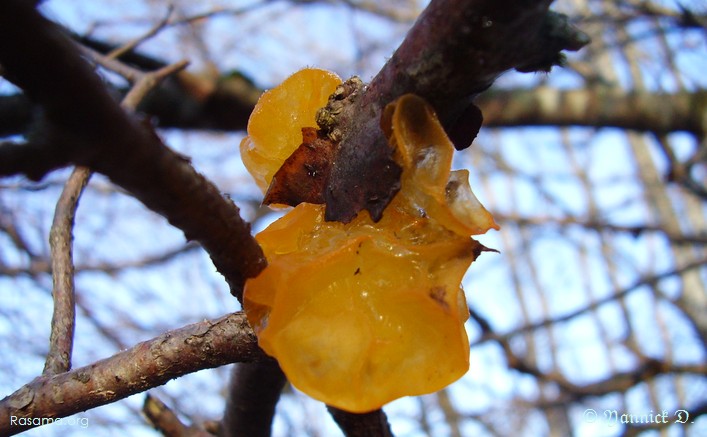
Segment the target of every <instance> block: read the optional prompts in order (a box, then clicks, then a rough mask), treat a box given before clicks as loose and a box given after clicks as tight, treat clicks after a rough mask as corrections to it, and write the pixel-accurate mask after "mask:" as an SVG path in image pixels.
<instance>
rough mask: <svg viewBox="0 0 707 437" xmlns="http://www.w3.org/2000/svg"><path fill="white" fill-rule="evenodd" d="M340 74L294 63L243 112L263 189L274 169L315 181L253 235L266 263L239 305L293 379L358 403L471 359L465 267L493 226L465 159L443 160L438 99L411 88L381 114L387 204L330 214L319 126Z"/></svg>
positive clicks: (426, 382) (463, 366)
mask: <svg viewBox="0 0 707 437" xmlns="http://www.w3.org/2000/svg"><path fill="white" fill-rule="evenodd" d="M340 83H341V80H340V79H339V78H338V77H337V76H336V75H334V74H332V73H330V72H326V71H323V70H317V69H305V70H301V71H300V72H298V73H295V74H294V75H293V76H291V77H290V78H288V79H286V80H285V81H284V82H283V83H282V84H281V85H279V86H278V87H276V88H274V89H272V90H270V91H268V92H266V93H265V94H264V95H263V96H262V97H261V99H260V101H259V102H258V105H257V106H256V108H255V110H254V112H253V114H252V115H251V118H250V121H249V124H248V135H249V136H248V137H246V138H245V139H244V140H243V142H242V143H241V154H242V159H243V162H244V164H245V166H246V168H247V169H248V171H249V172H250V173H251V174H252V175H253V177H254V179H255V180H256V182H257V184H258V186H259V187H260V188H261V189H262V190H263V192H264V193H267V195H266V197H268V196H270V200H271V202H270V203H276V204H277V203H287V202H282V201H281V200H282V199H285V200H287V199H288V196H289V197H291V196H290V194H288V193H287V192H285V193H284V194H283V193H281V192H278V193H274V194H273V180H274V179H280V178H287V183H286V184H284V185H286V186H291V185H292V184H301V185H303V186H304V188H302V187H298V188H297V190H296V191H297V192H302V191H304V192H308V193H309V194H307V195H304V196H299V198H298V199H296V200H295V201H294V202H293V203H296V206H295V207H294V209H292V210H291V211H289V212H287V214H285V215H284V216H283V217H282V218H280V219H279V220H277V221H275V222H274V223H272V224H271V225H270V226H269V227H267V228H266V229H265V230H263V231H262V232H260V233H259V234H258V235H257V236H256V239H257V240H258V243H259V244H260V245H261V246H262V248H263V251H264V252H265V255H266V257H267V260H268V267H267V268H266V269H265V270H263V271H262V272H261V273H260V275H259V276H257V277H256V278H252V279H250V280H248V281H247V283H246V285H245V291H244V302H243V305H244V309H245V311H246V314H247V316H248V320H249V322H250V324H251V325H252V326H253V328H254V330H255V332H256V333H257V335H258V341H259V344H260V347H261V348H262V349H263V350H264V351H265V352H266V353H268V354H269V355H271V356H273V357H275V358H276V359H277V360H278V362H279V363H280V366H281V368H282V370H283V371H284V373H285V374H286V375H287V377H288V379H289V380H290V381H291V383H292V384H293V385H294V386H295V387H297V388H298V389H300V390H302V391H303V392H305V393H306V394H308V395H310V396H312V397H314V398H316V399H319V400H321V401H323V402H325V403H327V404H329V405H332V406H335V407H338V408H341V409H344V410H347V411H350V412H366V411H371V410H375V409H377V408H380V407H381V406H382V405H384V404H386V403H387V402H390V401H392V400H394V399H397V398H400V397H403V396H410V395H420V394H425V393H431V392H434V391H437V390H440V389H442V388H444V387H445V386H447V385H449V384H450V383H452V382H454V381H455V380H457V379H458V378H460V377H461V376H462V375H464V373H466V371H467V370H468V368H469V342H468V339H467V335H466V331H465V330H464V322H465V321H466V320H467V318H468V316H469V311H468V308H467V304H466V297H465V295H464V291H463V290H462V288H461V281H462V277H463V276H464V274H465V272H466V270H467V269H468V267H469V265H470V264H471V263H472V261H474V259H475V257H476V256H477V255H478V254H479V253H480V252H481V251H483V250H485V248H484V247H483V246H482V245H481V244H480V243H478V242H476V241H475V240H474V239H473V238H471V236H472V235H478V234H482V233H485V232H486V231H487V230H489V229H492V228H493V229H498V226H497V225H496V223H495V222H494V221H493V218H492V217H491V215H490V214H489V213H488V211H487V210H486V209H485V208H484V207H483V206H482V205H481V204H480V203H479V201H478V200H477V199H476V197H475V196H474V194H473V193H472V191H471V188H470V187H469V182H468V171H466V170H457V171H451V170H450V168H451V163H452V154H453V150H454V147H453V145H452V143H451V142H450V140H449V139H448V137H447V135H446V134H445V132H444V129H443V128H442V126H441V124H440V122H439V120H438V119H437V117H436V115H435V113H434V111H433V109H432V108H431V107H430V106H429V105H428V104H427V103H426V102H425V101H424V100H423V99H422V98H420V97H417V96H415V95H412V94H407V95H404V96H402V97H400V98H399V99H397V100H396V101H395V102H392V103H390V104H389V105H388V106H387V107H386V109H385V111H384V114H383V116H382V119H381V128H382V129H383V132H384V133H385V135H386V137H387V138H388V141H389V144H390V145H391V147H393V148H394V157H395V160H396V162H397V163H398V164H399V165H400V166H401V167H402V169H403V170H402V176H401V181H400V182H401V187H400V191H399V192H398V194H397V195H396V196H395V198H393V200H392V202H391V203H390V204H389V205H388V206H387V208H386V209H385V211H384V213H383V216H382V218H381V219H380V220H379V221H378V222H374V221H372V220H371V218H370V216H369V214H368V212H367V211H362V212H360V213H359V214H358V215H357V216H356V217H355V218H354V219H353V220H352V221H351V222H349V223H346V224H344V223H340V222H329V221H325V219H324V205H323V204H321V203H322V202H316V200H317V199H318V197H317V196H318V195H319V196H320V195H321V192H319V193H317V190H318V189H320V188H319V187H320V184H321V180H322V179H324V178H326V177H327V173H326V172H327V168H326V163H327V162H330V161H331V154H333V153H335V150H334V149H335V146H336V144H335V143H332V141H331V138H329V137H328V136H326V135H323V134H321V132H320V131H317V130H316V128H314V126H316V125H317V123H316V120H315V118H316V115H317V111H318V110H319V109H320V108H322V107H324V106H325V105H326V104H327V100H328V99H329V96H330V95H332V93H334V92H335V90H336V89H337V86H339V85H340ZM320 117H321V113H320ZM302 148H304V149H307V150H306V151H305V152H302V153H297V154H296V155H299V156H298V157H295V154H294V152H295V151H297V150H300V149H302ZM283 164H284V165H283ZM288 166H289V167H288ZM283 169H285V170H283ZM302 179H304V181H303V180H302ZM281 184H282V182H281ZM269 187H270V188H269ZM279 190H280V191H282V190H284V191H287V188H286V187H285V188H280V189H279ZM278 196H279V197H278ZM273 199H274V200H273Z"/></svg>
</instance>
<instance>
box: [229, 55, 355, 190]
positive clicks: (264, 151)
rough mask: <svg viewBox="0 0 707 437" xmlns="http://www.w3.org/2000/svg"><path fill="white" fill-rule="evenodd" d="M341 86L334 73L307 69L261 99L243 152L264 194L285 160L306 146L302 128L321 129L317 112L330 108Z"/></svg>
mask: <svg viewBox="0 0 707 437" xmlns="http://www.w3.org/2000/svg"><path fill="white" fill-rule="evenodd" d="M340 83H341V79H340V78H339V76H337V75H336V74H334V73H332V72H329V71H326V70H320V69H316V68H305V69H303V70H300V71H298V72H297V73H295V74H293V75H292V76H290V77H288V78H287V79H285V81H284V82H282V83H281V84H280V85H278V86H276V87H275V88H273V89H271V90H269V91H266V92H265V93H263V95H262V96H261V97H260V100H258V104H257V105H256V106H255V109H254V110H253V113H252V114H251V116H250V119H249V120H248V136H247V137H245V138H244V139H243V141H242V142H241V147H240V149H241V159H242V160H243V164H244V165H245V167H246V169H248V172H250V174H251V175H252V176H253V179H255V182H256V183H257V184H258V186H259V187H260V189H261V190H262V191H263V193H265V191H266V190H267V189H268V186H269V185H270V181H271V180H272V177H273V175H274V174H275V172H277V170H278V169H279V168H280V166H281V165H282V163H283V162H284V161H285V159H287V157H288V156H290V155H291V154H292V152H294V151H295V149H297V147H299V145H300V144H302V128H303V127H315V126H317V123H316V121H315V118H314V117H315V114H316V113H317V109H319V108H321V107H323V106H325V105H326V103H327V99H328V98H329V95H330V94H331V93H333V92H334V90H335V89H336V87H337V85H339V84H340Z"/></svg>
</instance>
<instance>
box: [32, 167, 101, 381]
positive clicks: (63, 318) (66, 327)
mask: <svg viewBox="0 0 707 437" xmlns="http://www.w3.org/2000/svg"><path fill="white" fill-rule="evenodd" d="M90 177H91V172H90V170H89V169H87V168H85V167H77V168H75V169H74V171H73V172H72V173H71V176H70V177H69V179H68V180H67V181H66V185H65V186H64V190H63V191H62V192H61V196H60V197H59V201H58V202H57V205H56V210H55V211H54V222H53V223H52V228H51V230H50V232H49V245H50V247H51V260H52V280H53V284H54V287H53V290H52V296H53V298H54V315H53V316H52V324H51V335H50V337H49V353H48V354H47V360H46V362H45V364H44V372H42V373H43V375H45V376H52V375H56V374H59V373H63V372H68V371H69V369H71V351H72V349H73V343H74V325H75V321H76V299H75V297H74V260H73V250H72V245H73V228H74V217H75V214H76V208H77V207H78V203H79V198H80V197H81V193H82V192H83V190H84V188H85V187H86V184H87V183H88V180H89V178H90Z"/></svg>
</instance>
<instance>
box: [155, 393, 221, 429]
mask: <svg viewBox="0 0 707 437" xmlns="http://www.w3.org/2000/svg"><path fill="white" fill-rule="evenodd" d="M142 412H143V414H144V415H145V417H147V420H149V421H150V423H151V424H152V426H153V427H154V428H155V429H157V430H159V431H160V432H161V433H162V435H163V436H165V437H213V435H212V434H210V433H208V432H206V431H204V430H203V429H201V428H199V427H197V426H194V425H192V426H187V425H185V424H183V423H182V421H181V420H179V417H177V415H176V414H175V413H174V412H173V411H172V410H171V409H170V408H169V407H168V406H167V405H165V403H164V402H162V401H161V400H160V399H159V398H157V397H155V396H154V395H150V394H148V395H147V396H145V402H144V403H143V405H142Z"/></svg>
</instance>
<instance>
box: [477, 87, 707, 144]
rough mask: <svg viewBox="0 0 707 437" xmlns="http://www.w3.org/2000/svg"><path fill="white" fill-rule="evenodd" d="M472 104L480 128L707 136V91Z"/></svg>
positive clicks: (614, 92)
mask: <svg viewBox="0 0 707 437" xmlns="http://www.w3.org/2000/svg"><path fill="white" fill-rule="evenodd" d="M476 103H477V104H478V105H479V107H480V108H481V109H482V111H483V113H484V126H487V127H514V126H585V127H618V128H623V129H630V130H636V131H642V132H656V133H670V132H675V131H687V132H691V133H694V134H698V135H704V134H707V132H705V129H706V128H707V126H705V124H704V121H703V116H704V113H705V110H706V109H707V91H704V90H702V91H694V92H685V91H683V92H677V93H673V94H668V93H649V92H642V91H636V92H629V93H627V92H626V91H624V90H620V89H615V88H610V87H602V86H598V87H593V88H586V89H578V90H558V89H554V88H550V87H541V88H534V89H513V90H490V91H488V92H486V93H483V94H481V95H480V96H479V97H478V99H477V100H476Z"/></svg>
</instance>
